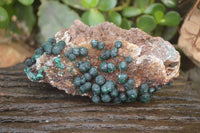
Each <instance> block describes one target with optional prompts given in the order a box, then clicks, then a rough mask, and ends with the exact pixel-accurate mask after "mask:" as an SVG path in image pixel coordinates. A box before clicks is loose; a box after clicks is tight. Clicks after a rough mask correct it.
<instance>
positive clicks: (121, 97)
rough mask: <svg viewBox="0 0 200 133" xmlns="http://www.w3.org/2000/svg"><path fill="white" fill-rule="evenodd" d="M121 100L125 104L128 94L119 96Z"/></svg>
mask: <svg viewBox="0 0 200 133" xmlns="http://www.w3.org/2000/svg"><path fill="white" fill-rule="evenodd" d="M119 98H120V100H121V101H123V102H124V101H126V99H127V97H126V94H125V93H124V92H122V93H120V94H119Z"/></svg>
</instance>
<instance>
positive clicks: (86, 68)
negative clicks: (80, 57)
mask: <svg viewBox="0 0 200 133" xmlns="http://www.w3.org/2000/svg"><path fill="white" fill-rule="evenodd" d="M90 68H91V64H90V62H89V61H86V62H84V63H82V64H81V65H80V67H79V70H80V71H81V72H83V73H84V72H88V71H89V70H90Z"/></svg>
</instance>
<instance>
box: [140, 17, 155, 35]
mask: <svg viewBox="0 0 200 133" xmlns="http://www.w3.org/2000/svg"><path fill="white" fill-rule="evenodd" d="M137 27H138V28H140V29H142V30H143V31H145V32H150V31H152V30H154V29H155V28H156V20H155V19H154V17H152V16H150V15H142V16H140V17H139V18H138V19H137Z"/></svg>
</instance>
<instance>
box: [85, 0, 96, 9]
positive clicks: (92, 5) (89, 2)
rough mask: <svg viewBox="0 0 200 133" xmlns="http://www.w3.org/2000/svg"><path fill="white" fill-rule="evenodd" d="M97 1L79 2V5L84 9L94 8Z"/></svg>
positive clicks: (86, 0)
mask: <svg viewBox="0 0 200 133" xmlns="http://www.w3.org/2000/svg"><path fill="white" fill-rule="evenodd" d="M98 2H99V0H81V3H82V5H83V6H84V7H86V8H93V7H96V6H97V4H98Z"/></svg>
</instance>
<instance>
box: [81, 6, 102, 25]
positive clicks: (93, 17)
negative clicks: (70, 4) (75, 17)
mask: <svg viewBox="0 0 200 133" xmlns="http://www.w3.org/2000/svg"><path fill="white" fill-rule="evenodd" d="M81 20H82V21H83V22H84V23H85V24H87V25H89V26H95V25H98V24H100V23H103V22H105V18H104V16H103V14H102V13H101V12H99V11H98V10H95V9H90V10H89V11H87V12H84V13H83V14H82V16H81Z"/></svg>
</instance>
